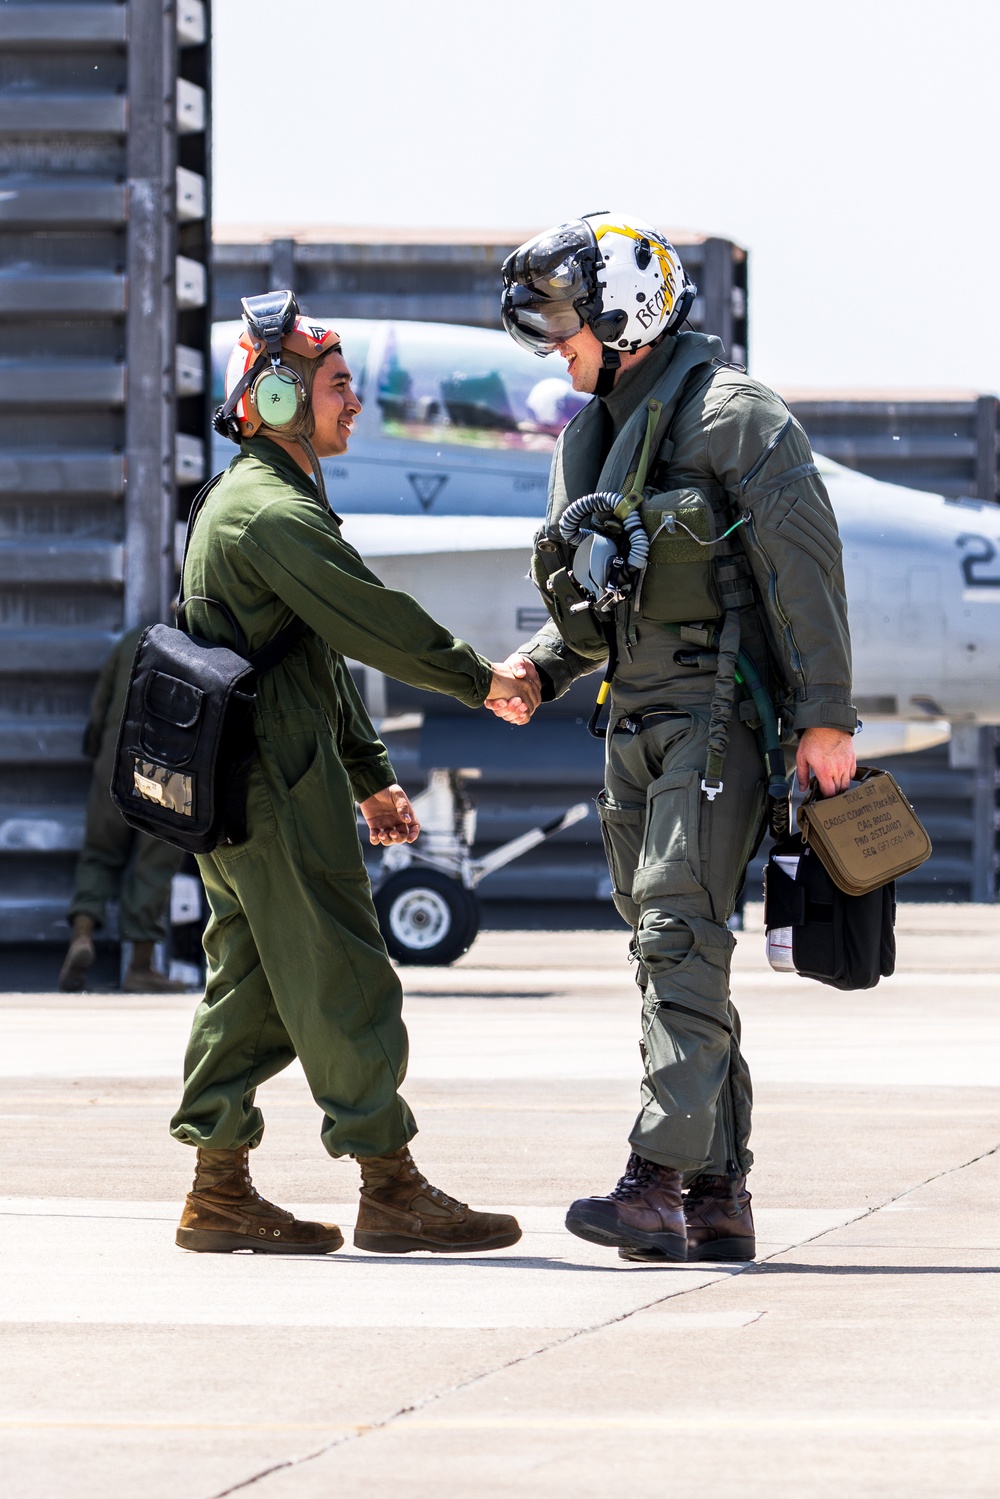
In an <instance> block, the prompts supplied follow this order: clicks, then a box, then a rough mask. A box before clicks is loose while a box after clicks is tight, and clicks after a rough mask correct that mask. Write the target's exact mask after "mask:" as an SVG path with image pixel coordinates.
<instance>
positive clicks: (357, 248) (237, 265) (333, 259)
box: [213, 230, 747, 364]
mask: <svg viewBox="0 0 1000 1499" xmlns="http://www.w3.org/2000/svg"><path fill="white" fill-rule="evenodd" d="M371 234H372V241H373V242H372V243H365V242H361V241H360V240H358V239H355V238H353V237H352V238H350V239H346V238H345V239H344V240H343V241H339V242H325V243H323V242H319V241H318V240H314V239H313V238H310V239H308V240H302V241H296V240H294V239H273V240H261V241H260V242H259V243H242V242H240V243H237V242H233V241H232V240H229V241H227V240H226V239H225V238H224V237H220V239H219V241H218V242H217V243H216V245H215V248H214V251H213V255H214V261H213V264H214V268H215V275H214V292H215V296H214V306H215V317H216V318H217V319H223V318H237V317H239V316H240V298H241V297H245V296H248V295H252V294H254V293H256V292H261V291H268V290H270V289H272V288H276V287H286V286H289V287H292V288H293V290H294V291H295V292H296V294H297V295H298V297H299V299H300V302H301V304H302V307H303V310H304V311H307V312H311V313H313V314H314V315H315V316H316V317H323V316H325V317H342V318H347V317H352V318H355V317H356V318H412V319H415V320H417V321H421V322H430V323H466V324H469V325H470V326H473V327H478V328H499V326H500V267H501V266H502V265H503V262H504V260H505V259H506V257H507V256H508V255H509V254H510V252H511V250H514V249H516V248H517V245H518V244H519V243H520V242H521V241H520V239H518V238H511V239H510V240H507V239H500V238H497V237H487V236H484V237H483V239H482V240H478V241H472V240H469V239H468V238H466V239H465V240H459V239H458V238H457V237H456V240H455V241H452V242H449V241H448V240H447V236H446V234H445V233H443V234H442V235H441V236H428V237H427V239H426V240H424V241H421V239H420V232H419V230H414V231H413V234H412V237H411V238H409V239H408V240H403V239H402V238H401V237H400V238H397V239H393V240H389V239H387V240H386V242H384V243H379V242H378V230H372V231H371ZM677 249H678V250H679V252H680V255H681V259H682V260H683V262H684V267H685V269H686V270H687V272H688V274H689V275H690V276H691V278H692V280H694V281H695V282H697V284H698V298H697V300H696V302H695V304H694V309H693V311H692V314H691V322H692V325H693V326H694V327H696V328H700V329H703V330H704V331H706V332H708V333H717V334H718V335H719V337H720V338H721V339H722V341H723V343H724V344H725V346H726V348H727V350H728V351H729V357H730V358H731V359H732V360H733V361H734V362H735V363H737V364H745V363H746V361H747V257H746V252H745V251H744V250H742V249H740V247H739V246H738V245H734V244H732V243H731V242H730V241H729V240H726V239H712V238H707V239H686V240H683V239H678V240H677Z"/></svg>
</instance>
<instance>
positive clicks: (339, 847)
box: [288, 739, 364, 878]
mask: <svg viewBox="0 0 1000 1499" xmlns="http://www.w3.org/2000/svg"><path fill="white" fill-rule="evenodd" d="M288 810H289V812H290V814H291V821H292V826H293V828H294V837H295V841H296V843H297V845H298V849H299V858H300V862H301V866H302V869H303V870H304V871H305V873H306V874H308V875H310V876H312V877H314V878H322V877H325V876H328V875H359V874H363V873H364V858H363V856H362V853H361V843H360V840H359V838H358V822H357V812H356V808H355V802H354V795H353V793H352V791H351V784H350V781H349V780H348V777H347V772H346V771H345V769H344V767H343V765H342V764H341V762H340V760H339V758H338V757H337V755H336V753H335V752H334V749H333V746H332V744H330V742H329V741H328V740H324V739H321V740H320V741H319V743H318V744H317V746H316V753H315V755H314V756H313V759H312V762H311V763H310V765H309V768H308V769H307V770H306V772H305V774H304V775H302V776H301V777H300V778H299V779H298V780H297V781H296V782H295V785H294V786H292V787H291V788H290V790H289V792H288Z"/></svg>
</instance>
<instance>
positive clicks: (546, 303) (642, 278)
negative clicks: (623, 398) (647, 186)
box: [501, 213, 697, 369]
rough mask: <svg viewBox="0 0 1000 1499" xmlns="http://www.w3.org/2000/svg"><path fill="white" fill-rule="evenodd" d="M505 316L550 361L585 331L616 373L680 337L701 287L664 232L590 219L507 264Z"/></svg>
mask: <svg viewBox="0 0 1000 1499" xmlns="http://www.w3.org/2000/svg"><path fill="white" fill-rule="evenodd" d="M503 282H504V287H503V296H502V301H501V316H502V319H503V325H504V327H505V328H506V330H507V332H508V333H509V334H510V335H511V337H512V338H513V339H514V340H515V342H516V343H519V344H520V345H521V346H522V348H526V349H531V350H532V351H533V352H534V353H536V354H543V355H544V354H549V353H551V352H552V350H553V349H554V347H555V345H556V343H557V342H558V341H559V340H561V339H565V338H571V337H572V336H573V334H574V333H578V332H579V331H580V329H581V328H582V327H583V326H584V324H586V325H587V326H588V327H589V328H590V329H591V330H592V332H593V333H594V335H595V337H596V338H598V339H599V340H600V342H601V343H602V344H603V345H604V346H605V349H606V350H607V353H606V355H605V360H604V362H605V365H606V366H607V367H609V368H611V369H614V368H615V367H616V366H617V364H618V360H619V357H620V352H622V351H625V350H629V351H630V352H632V353H634V352H635V351H636V349H640V348H642V347H643V345H644V344H650V343H653V342H654V340H656V339H658V338H659V337H660V336H661V335H662V334H664V333H673V332H675V331H676V330H677V329H678V328H679V327H680V325H681V324H682V323H683V321H684V319H685V318H686V317H687V315H688V313H689V312H690V310H691V304H692V302H693V301H694V299H695V295H696V293H697V287H696V286H695V285H694V283H693V282H692V281H689V280H688V278H687V276H686V274H685V271H684V267H683V265H682V264H681V260H680V256H679V255H678V254H677V251H676V250H675V249H674V247H673V245H671V244H670V242H669V240H667V239H665V238H664V236H663V235H662V234H661V233H660V232H659V230H657V229H654V228H653V226H652V224H647V223H645V222H644V221H643V220H642V219H636V218H632V217H631V216H627V215H625V214H614V213H591V214H587V215H586V216H585V217H584V218H582V219H573V220H571V221H570V222H569V223H566V224H559V225H557V226H556V227H555V228H553V229H546V230H545V231H544V232H543V233H542V234H538V235H536V236H535V238H534V239H530V240H528V241H527V243H526V244H523V245H521V247H520V248H519V249H517V250H515V251H514V253H513V254H512V255H509V256H508V257H507V259H506V260H505V261H504V266H503Z"/></svg>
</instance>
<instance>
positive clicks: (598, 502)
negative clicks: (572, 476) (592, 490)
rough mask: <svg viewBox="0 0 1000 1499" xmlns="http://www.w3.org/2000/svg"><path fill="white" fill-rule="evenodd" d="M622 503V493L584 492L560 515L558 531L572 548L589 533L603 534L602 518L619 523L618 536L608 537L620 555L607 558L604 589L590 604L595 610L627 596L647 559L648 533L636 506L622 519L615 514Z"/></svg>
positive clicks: (606, 610)
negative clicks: (608, 559) (592, 603)
mask: <svg viewBox="0 0 1000 1499" xmlns="http://www.w3.org/2000/svg"><path fill="white" fill-rule="evenodd" d="M622 503H623V501H622V496H621V495H620V494H618V493H616V492H614V491H605V492H602V493H598V494H585V495H581V496H580V498H579V499H578V500H574V501H573V502H572V504H570V505H567V507H566V509H565V510H564V511H563V513H562V515H561V516H560V517H559V534H560V535H561V536H562V539H563V541H565V542H566V545H567V546H570V547H573V548H576V547H579V546H580V545H581V543H582V542H584V541H585V540H586V539H587V537H589V536H593V535H595V534H597V535H602V536H606V535H607V532H606V531H605V530H604V529H603V527H602V525H601V522H602V521H603V522H605V523H607V522H608V521H615V522H616V524H617V525H618V526H620V527H621V530H622V534H621V535H620V536H616V537H610V538H609V540H612V541H614V543H615V545H616V546H617V547H618V553H619V555H618V556H617V557H615V558H612V559H611V560H610V563H609V566H608V569H607V576H606V578H605V579H604V580H602V581H603V589H604V591H603V592H602V594H601V596H600V598H598V599H597V600H596V601H595V603H594V605H593V608H594V612H595V613H597V614H608V613H610V611H611V610H612V609H614V608H615V607H616V606H617V605H618V604H621V603H623V602H624V601H625V599H626V598H628V597H629V595H630V594H631V593H632V592H633V589H634V586H635V583H636V581H637V579H638V578H639V576H640V575H641V574H642V572H643V570H644V569H645V566H646V564H647V562H648V561H649V537H648V536H647V535H646V529H645V527H644V526H643V523H642V518H641V516H640V515H639V512H638V509H635V510H631V511H630V512H629V513H628V515H626V516H625V518H624V519H622V518H621V517H620V516H619V515H617V514H616V511H617V509H618V507H619V506H620V505H621V504H622ZM622 552H624V556H622V555H621V554H622ZM595 581H596V580H595Z"/></svg>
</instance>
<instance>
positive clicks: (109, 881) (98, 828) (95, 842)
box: [68, 628, 184, 942]
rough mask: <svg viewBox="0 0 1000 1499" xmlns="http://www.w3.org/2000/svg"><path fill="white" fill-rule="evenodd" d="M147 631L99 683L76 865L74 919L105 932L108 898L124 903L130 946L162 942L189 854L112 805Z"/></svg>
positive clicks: (115, 654)
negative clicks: (134, 824) (123, 728)
mask: <svg viewBox="0 0 1000 1499" xmlns="http://www.w3.org/2000/svg"><path fill="white" fill-rule="evenodd" d="M141 634H142V629H141V628H140V629H137V630H129V631H128V632H127V633H126V634H125V635H123V636H122V638H121V640H120V641H119V642H118V644H117V645H116V646H115V648H114V650H113V651H112V652H111V655H110V656H109V657H108V659H107V661H105V663H104V666H103V667H102V669H101V674H100V676H99V677H98V679H97V686H96V687H95V689H94V697H93V701H92V702H91V706H90V719H89V722H88V724H87V728H86V732H85V734H84V740H83V748H84V753H85V754H87V755H92V756H93V757H94V769H93V773H92V775H91V779H90V791H89V793H88V795H87V821H86V828H85V831H84V836H83V847H82V848H81V850H80V854H79V857H78V859H77V861H76V870H75V872H74V880H73V899H72V902H71V904H70V908H69V913H68V915H69V920H70V921H72V920H73V917H74V916H89V917H90V918H91V920H92V921H93V922H94V923H95V925H97V926H99V927H100V926H103V925H104V921H105V917H106V915H107V904H108V901H109V900H114V899H115V897H116V896H117V897H118V931H119V935H120V937H121V939H122V941H123V942H162V941H163V939H164V937H165V936H166V928H165V926H164V920H163V918H164V913H165V911H166V906H167V901H168V900H169V897H170V881H171V880H172V879H173V877H174V875H175V874H176V873H177V871H178V869H180V867H181V864H182V862H183V859H184V855H183V853H182V852H181V850H180V849H176V848H172V847H171V845H170V844H169V843H163V842H161V840H160V839H159V838H150V837H149V835H148V834H147V833H138V832H136V831H135V830H134V829H132V828H130V827H129V825H128V823H127V822H126V821H125V819H124V818H123V817H122V815H121V813H120V812H119V811H118V808H117V807H116V806H115V804H114V802H113V801H112V800H111V792H110V789H109V788H110V786H111V776H112V773H113V771H114V763H115V747H116V745H117V743H118V725H119V724H120V723H121V717H122V713H123V712H124V709H125V697H126V694H127V692H128V679H129V673H130V672H131V669H132V657H133V656H134V655H135V648H136V646H137V645H138V643H139V636H140V635H141Z"/></svg>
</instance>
